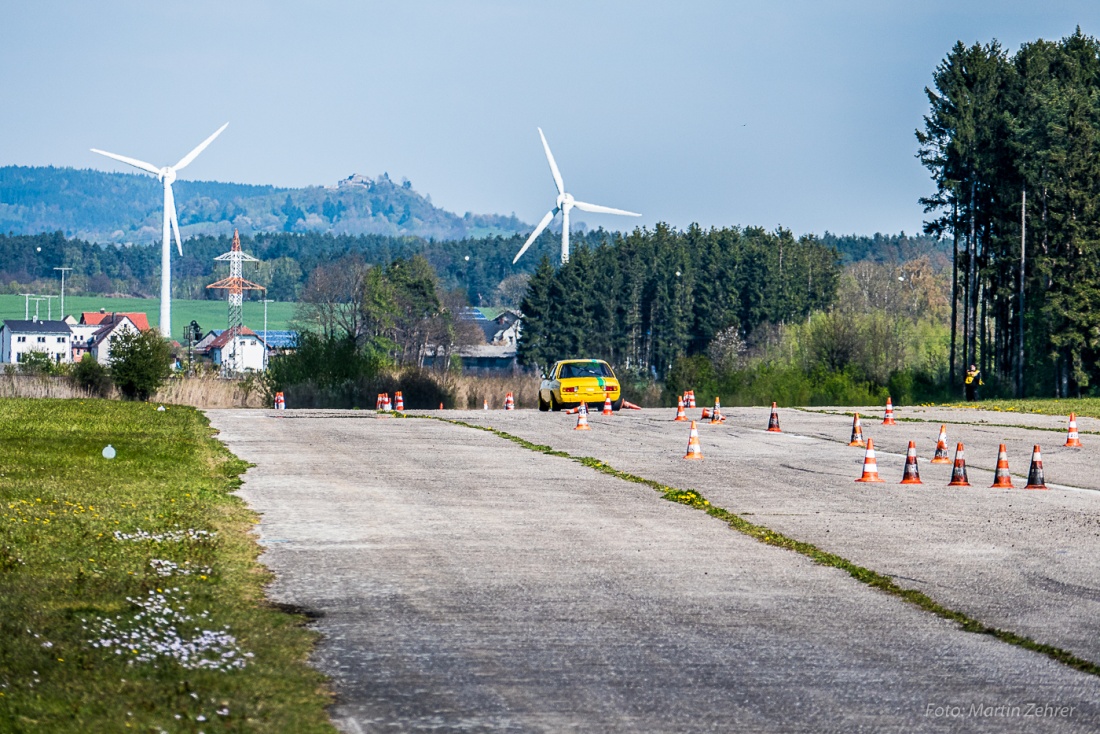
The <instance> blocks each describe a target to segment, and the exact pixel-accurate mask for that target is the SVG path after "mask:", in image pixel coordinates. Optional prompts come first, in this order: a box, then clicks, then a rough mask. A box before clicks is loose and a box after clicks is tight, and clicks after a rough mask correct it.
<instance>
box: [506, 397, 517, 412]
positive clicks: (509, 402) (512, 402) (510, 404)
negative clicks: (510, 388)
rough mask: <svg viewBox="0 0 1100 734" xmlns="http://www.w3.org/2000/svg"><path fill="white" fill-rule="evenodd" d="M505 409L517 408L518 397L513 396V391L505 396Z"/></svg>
mask: <svg viewBox="0 0 1100 734" xmlns="http://www.w3.org/2000/svg"><path fill="white" fill-rule="evenodd" d="M504 409H505V410H515V409H516V399H515V398H513V397H512V393H508V394H506V395H505V396H504Z"/></svg>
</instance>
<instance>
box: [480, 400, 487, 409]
mask: <svg viewBox="0 0 1100 734" xmlns="http://www.w3.org/2000/svg"><path fill="white" fill-rule="evenodd" d="M481 409H482V410H488V409H489V398H483V399H482V401H481Z"/></svg>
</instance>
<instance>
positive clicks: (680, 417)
mask: <svg viewBox="0 0 1100 734" xmlns="http://www.w3.org/2000/svg"><path fill="white" fill-rule="evenodd" d="M687 419H688V417H687V413H685V412H684V399H683V398H680V404H679V405H677V406H676V417H675V418H673V419H672V420H674V421H686V420H687Z"/></svg>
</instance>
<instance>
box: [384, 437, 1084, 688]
mask: <svg viewBox="0 0 1100 734" xmlns="http://www.w3.org/2000/svg"><path fill="white" fill-rule="evenodd" d="M403 417H409V418H431V419H432V420H438V421H443V422H444V423H451V424H453V425H456V426H463V427H466V428H473V429H476V430H479V431H486V432H488V433H492V434H494V435H496V436H499V437H500V438H503V439H506V440H508V441H511V442H513V443H515V444H518V445H520V446H522V447H523V448H525V449H530V450H532V451H538V452H539V453H543V454H547V455H549V456H557V457H561V458H563V459H569V460H571V461H576V462H578V463H580V464H583V465H584V466H587V467H589V468H591V469H594V470H596V471H598V472H601V473H603V474H607V475H608V476H612V477H616V478H618V479H622V480H624V481H627V482H632V483H634V484H642V485H645V486H647V487H650V488H651V489H654V490H656V491H658V492H660V493H661V495H662V497H663V498H664V499H666V500H668V501H670V502H676V503H679V504H682V505H687V506H689V507H692V508H694V509H696V510H701V511H703V512H705V513H707V514H708V515H710V516H711V517H714V518H717V519H719V520H722V521H723V522H725V523H727V524H728V525H729V526H730V527H731V528H733V529H734V530H736V531H738V532H740V533H743V534H745V535H748V536H749V537H751V538H754V539H756V540H758V541H760V542H761V543H766V544H768V545H774V546H776V547H779V548H784V549H786V550H789V551H793V552H795V553H800V554H801V555H803V556H806V557H807V558H809V559H811V560H812V561H814V563H818V564H821V565H823V566H832V567H834V568H839V569H841V570H843V571H846V572H847V573H848V574H849V575H850V576H851V577H852V578H854V579H856V580H857V581H859V582H861V583H864V584H867V585H868V586H871V587H874V588H876V589H879V590H880V591H883V592H885V593H887V594H890V595H892V596H896V597H899V598H900V599H904V600H905V601H907V602H909V603H910V604H915V605H916V606H918V607H920V608H921V609H924V610H925V611H928V612H931V613H932V614H935V615H936V616H938V617H942V618H943V619H947V620H950V621H952V622H955V623H956V624H958V625H959V627H960V628H961V629H963V630H965V631H967V632H975V633H977V634H983V635H990V636H991V637H995V638H997V639H998V640H1001V641H1002V642H1007V643H1008V644H1010V645H1016V646H1017V647H1022V648H1024V649H1027V650H1031V651H1033V652H1037V653H1041V654H1043V655H1046V656H1047V657H1049V658H1052V659H1053V660H1056V661H1058V662H1059V663H1062V664H1064V665H1068V666H1069V667H1071V668H1074V669H1076V670H1080V671H1082V672H1084V673H1091V674H1092V675H1100V665H1097V664H1096V663H1094V662H1092V661H1089V660H1085V659H1084V658H1080V657H1078V656H1076V655H1074V654H1073V653H1072V652H1069V651H1068V650H1063V649H1062V648H1060V647H1055V646H1054V645H1047V644H1044V643H1041V642H1037V641H1035V640H1032V639H1030V638H1028V637H1025V636H1023V635H1018V634H1016V633H1015V632H1010V631H1008V630H1002V629H998V628H997V627H991V626H989V625H987V624H985V623H983V622H981V621H979V620H977V619H974V618H973V617H971V616H969V615H967V614H964V613H963V612H958V611H955V610H953V609H949V608H947V607H945V606H943V605H942V604H940V603H939V602H937V601H936V600H934V599H932V598H931V597H929V596H928V595H927V594H925V593H924V592H921V591H917V590H916V589H906V588H904V587H901V586H898V585H897V584H896V583H895V582H894V580H893V579H892V578H890V577H889V576H886V575H884V574H881V573H879V572H877V571H872V570H871V569H869V568H864V567H863V566H859V565H857V564H855V563H852V562H851V561H849V560H848V559H846V558H843V557H842V556H838V555H837V554H835V553H829V552H827V551H823V550H821V549H820V548H818V547H817V546H815V545H813V544H812V543H805V542H802V541H800V540H795V539H794V538H790V537H787V536H786V535H783V534H782V533H777V532H775V531H774V530H772V529H770V528H768V527H766V526H764V525H757V524H755V523H752V522H749V521H748V520H746V519H745V518H743V517H741V516H740V515H737V514H735V513H733V512H730V511H729V510H724V509H722V508H721V507H715V506H714V505H712V504H711V503H710V501H709V500H707V499H706V498H705V497H703V495H701V494H700V493H699V492H697V491H695V490H691V489H688V490H684V489H677V488H675V487H670V486H668V485H666V484H661V483H660V482H657V481H655V480H653V479H646V478H645V477H640V476H638V475H636V474H630V473H629V472H624V471H621V470H619V469H616V468H614V467H613V466H611V465H610V464H607V463H606V462H604V461H601V460H599V459H594V458H592V457H591V456H574V455H572V454H570V453H567V452H565V451H559V450H557V449H554V448H553V447H552V446H547V445H545V444H536V443H532V442H531V441H528V440H526V439H524V438H520V437H519V436H515V435H513V434H511V433H507V432H506V431H501V430H500V429H497V428H492V427H491V426H479V425H475V424H473V423H466V422H465V421H458V420H450V419H447V418H440V417H438V416H427V415H425V416H403Z"/></svg>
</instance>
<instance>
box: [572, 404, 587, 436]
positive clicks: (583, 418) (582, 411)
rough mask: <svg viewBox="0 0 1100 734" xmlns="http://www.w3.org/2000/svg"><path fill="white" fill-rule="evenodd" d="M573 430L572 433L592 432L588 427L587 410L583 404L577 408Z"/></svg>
mask: <svg viewBox="0 0 1100 734" xmlns="http://www.w3.org/2000/svg"><path fill="white" fill-rule="evenodd" d="M573 430H574V431H591V430H592V427H591V426H589V425H588V409H587V408H586V407H585V404H584V403H581V404H580V406H579V407H578V414H577V427H576V428H574V429H573Z"/></svg>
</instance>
